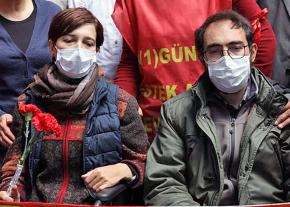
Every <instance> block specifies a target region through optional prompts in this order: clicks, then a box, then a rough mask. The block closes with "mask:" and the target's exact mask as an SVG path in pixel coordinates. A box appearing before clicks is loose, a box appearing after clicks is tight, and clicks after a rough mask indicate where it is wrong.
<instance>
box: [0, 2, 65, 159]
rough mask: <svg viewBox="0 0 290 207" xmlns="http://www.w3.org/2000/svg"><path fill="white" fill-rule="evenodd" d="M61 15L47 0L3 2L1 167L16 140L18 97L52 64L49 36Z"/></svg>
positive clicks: (0, 27)
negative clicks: (12, 127)
mask: <svg viewBox="0 0 290 207" xmlns="http://www.w3.org/2000/svg"><path fill="white" fill-rule="evenodd" d="M59 11H60V8H59V7H58V6H57V5H55V4H53V3H51V2H47V1H43V0H9V1H0V51H1V56H0V73H1V76H0V164H1V163H2V161H3V158H4V156H5V152H6V147H8V146H10V145H11V144H12V142H13V140H14V138H15V137H14V135H13V134H12V133H11V131H10V129H9V124H11V122H12V115H11V114H12V112H13V110H14V107H15V104H16V102H17V97H18V96H19V95H20V94H21V93H22V92H23V89H24V88H25V87H26V86H27V85H28V84H29V83H30V82H31V81H32V77H33V75H34V74H35V73H36V72H37V71H38V70H39V69H40V68H41V67H43V66H44V65H45V64H47V63H49V62H50V61H51V55H50V53H49V50H48V45H47V33H48V29H49V25H50V22H51V19H52V17H53V16H54V15H55V14H56V13H57V12H59Z"/></svg>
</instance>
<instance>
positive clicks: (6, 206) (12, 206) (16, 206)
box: [0, 201, 90, 207]
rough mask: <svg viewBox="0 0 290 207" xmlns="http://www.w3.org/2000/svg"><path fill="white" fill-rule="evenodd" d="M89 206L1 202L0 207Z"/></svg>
mask: <svg viewBox="0 0 290 207" xmlns="http://www.w3.org/2000/svg"><path fill="white" fill-rule="evenodd" d="M89 206H90V205H74V204H59V203H38V202H7V201H0V207H89Z"/></svg>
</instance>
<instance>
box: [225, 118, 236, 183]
mask: <svg viewBox="0 0 290 207" xmlns="http://www.w3.org/2000/svg"><path fill="white" fill-rule="evenodd" d="M235 121H236V119H235V118H233V117H231V129H230V145H231V146H230V147H231V151H230V160H229V166H228V171H227V176H228V178H229V180H230V177H231V169H232V164H233V159H234V154H235Z"/></svg>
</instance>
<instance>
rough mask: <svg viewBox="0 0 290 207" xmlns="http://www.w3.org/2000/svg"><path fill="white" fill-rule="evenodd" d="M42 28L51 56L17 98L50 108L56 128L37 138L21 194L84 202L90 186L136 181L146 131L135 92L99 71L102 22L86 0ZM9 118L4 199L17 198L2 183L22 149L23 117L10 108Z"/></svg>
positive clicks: (92, 188) (141, 168)
mask: <svg viewBox="0 0 290 207" xmlns="http://www.w3.org/2000/svg"><path fill="white" fill-rule="evenodd" d="M48 36H49V48H50V51H51V54H52V56H53V58H54V60H55V61H54V63H51V64H49V65H46V66H45V67H44V68H42V69H41V70H40V71H39V73H38V74H37V75H35V76H34V81H33V82H32V83H31V84H30V85H29V86H28V90H27V91H26V93H25V94H23V95H21V96H20V97H19V103H23V101H25V103H28V102H31V103H33V104H36V105H38V106H39V107H40V108H41V109H42V110H45V111H47V112H49V113H51V114H53V115H54V116H55V117H56V118H57V119H58V121H59V122H60V124H61V126H62V135H61V138H56V137H53V136H44V137H43V139H42V141H41V142H40V143H41V144H40V145H41V146H37V145H35V146H34V147H35V148H36V149H34V150H33V153H32V154H31V156H30V160H29V162H28V163H29V164H28V165H27V166H26V170H25V169H24V171H26V174H25V173H23V174H22V177H21V179H20V180H21V182H19V183H18V184H17V189H18V192H19V193H20V197H21V199H22V200H29V201H40V202H57V203H79V204H90V203H93V201H94V192H98V191H100V190H102V189H104V188H107V187H111V186H114V185H115V184H116V183H118V182H119V181H121V180H125V181H127V182H129V183H131V186H132V187H137V186H139V185H140V184H141V183H142V181H143V174H144V173H143V171H144V161H145V157H146V156H145V154H146V150H147V145H148V141H147V135H146V133H145V131H144V128H143V125H142V121H141V118H140V117H139V115H138V111H137V109H138V105H137V102H136V100H135V99H134V98H133V97H132V96H130V95H128V94H127V93H126V92H125V91H123V90H121V89H119V88H118V87H117V86H115V85H112V84H109V83H107V82H105V80H104V78H103V77H101V76H99V70H98V66H97V65H96V52H97V51H98V50H99V47H100V46H101V44H102V43H103V29H102V25H101V24H100V23H99V22H98V20H97V19H96V18H95V17H94V16H93V14H92V13H91V12H89V11H88V10H87V9H85V8H76V9H67V10H64V11H62V12H60V13H58V14H57V15H56V16H55V17H54V18H53V21H52V24H51V26H50V30H49V35H48ZM14 119H15V121H14V124H13V126H12V131H13V132H14V134H15V135H16V141H15V142H14V143H13V145H12V147H11V148H9V150H8V153H7V155H6V158H5V160H4V164H3V168H2V177H1V178H2V179H1V184H0V189H1V190H2V191H1V192H0V199H3V200H12V199H15V197H14V198H11V197H8V196H7V194H6V192H5V191H6V189H7V185H8V183H9V181H10V180H11V177H12V176H13V174H14V171H13V170H12V171H11V168H12V169H14V168H15V165H16V163H17V160H18V158H19V157H20V155H21V153H22V151H23V150H22V148H23V146H22V145H21V143H22V140H23V139H24V138H23V136H22V131H23V128H22V127H19V126H23V117H21V116H20V115H19V113H18V111H16V115H15V117H14ZM35 152H40V153H35ZM38 160H39V161H38ZM37 161H38V162H37ZM36 162H37V163H36ZM32 163H33V165H32ZM35 163H36V164H35ZM28 169H29V170H30V172H32V175H30V176H29V175H28V174H27V172H28ZM27 180H30V181H32V182H30V183H28V181H27ZM30 184H31V185H30ZM24 189H26V190H24ZM86 189H88V190H86ZM12 197H13V196H12Z"/></svg>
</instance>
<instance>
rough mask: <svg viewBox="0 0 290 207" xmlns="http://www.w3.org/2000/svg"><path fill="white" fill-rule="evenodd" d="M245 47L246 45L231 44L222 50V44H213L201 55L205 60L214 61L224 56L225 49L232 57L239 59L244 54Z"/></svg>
mask: <svg viewBox="0 0 290 207" xmlns="http://www.w3.org/2000/svg"><path fill="white" fill-rule="evenodd" d="M246 47H248V45H231V46H229V47H228V49H227V50H223V46H214V47H210V48H208V49H207V50H206V51H205V52H204V53H203V55H204V58H205V60H207V61H211V62H215V61H217V60H219V59H220V58H221V57H223V56H224V51H227V53H228V55H229V56H230V57H231V58H232V59H240V58H243V57H244V56H245V53H246V50H245V48H246Z"/></svg>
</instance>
